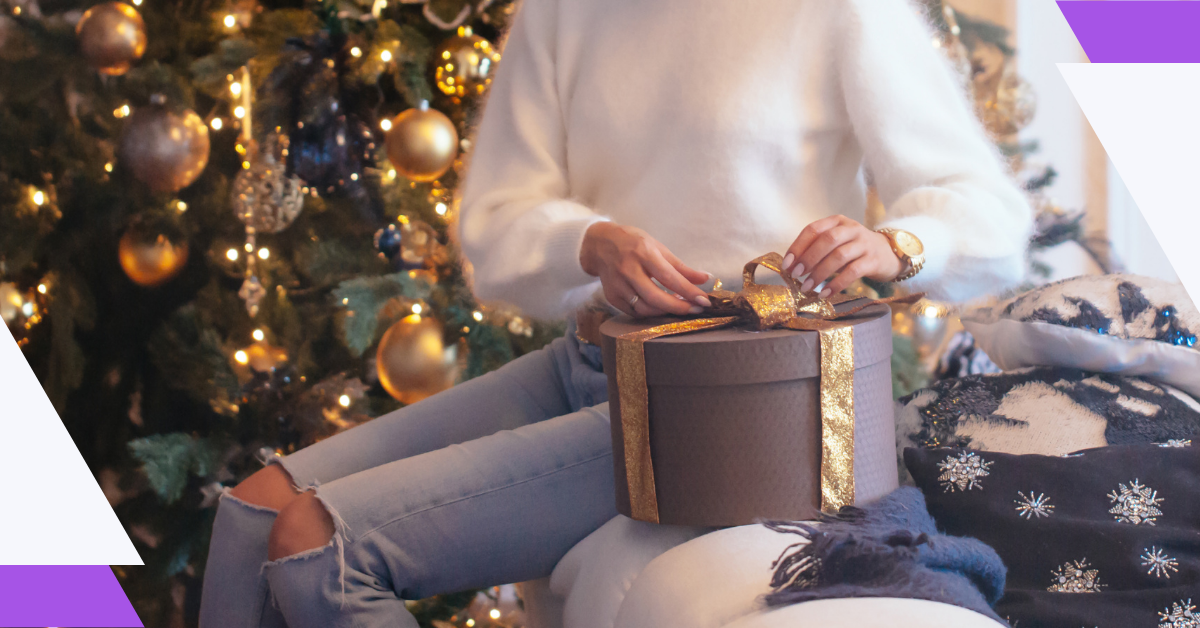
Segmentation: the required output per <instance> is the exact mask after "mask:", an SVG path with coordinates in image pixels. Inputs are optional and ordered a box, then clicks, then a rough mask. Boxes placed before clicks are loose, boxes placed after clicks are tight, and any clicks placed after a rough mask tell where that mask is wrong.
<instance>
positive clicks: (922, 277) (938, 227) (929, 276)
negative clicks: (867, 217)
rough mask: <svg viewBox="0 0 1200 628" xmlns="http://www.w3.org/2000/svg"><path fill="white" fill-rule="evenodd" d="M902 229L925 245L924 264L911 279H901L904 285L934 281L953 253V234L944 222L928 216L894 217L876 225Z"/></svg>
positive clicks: (877, 226) (915, 285)
mask: <svg viewBox="0 0 1200 628" xmlns="http://www.w3.org/2000/svg"><path fill="white" fill-rule="evenodd" d="M885 227H886V228H890V229H902V230H904V231H907V232H909V233H911V234H913V235H915V236H917V239H919V240H920V241H921V246H923V247H925V265H924V266H922V267H921V272H919V273H917V275H916V276H915V277H913V278H912V279H907V280H905V281H903V282H902V283H904V284H905V285H911V286H913V287H919V286H920V285H925V284H929V283H931V282H936V281H937V280H938V279H939V278H941V276H942V274H943V273H944V272H945V271H946V265H947V264H948V263H949V261H950V258H951V257H952V256H953V255H954V242H955V240H954V236H953V233H952V232H951V230H950V227H949V226H947V225H946V223H944V222H942V221H940V220H938V219H937V218H931V217H929V216H907V217H904V218H896V219H894V220H889V221H887V222H884V223H882V224H879V225H876V227H875V228H876V229H882V228H885Z"/></svg>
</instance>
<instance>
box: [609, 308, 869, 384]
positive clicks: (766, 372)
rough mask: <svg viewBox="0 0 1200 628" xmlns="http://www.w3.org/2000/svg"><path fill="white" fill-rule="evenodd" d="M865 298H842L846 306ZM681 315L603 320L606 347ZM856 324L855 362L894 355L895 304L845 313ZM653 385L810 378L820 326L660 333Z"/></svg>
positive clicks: (652, 345)
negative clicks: (893, 313)
mask: <svg viewBox="0 0 1200 628" xmlns="http://www.w3.org/2000/svg"><path fill="white" fill-rule="evenodd" d="M856 303H860V302H859V301H848V302H846V303H842V304H839V305H838V306H837V309H838V310H839V311H846V310H849V309H851V308H853V307H854V306H855V304H856ZM678 320H679V319H678V318H670V317H659V318H638V319H635V318H631V317H629V316H624V315H622V316H617V317H614V318H612V319H610V320H608V321H605V322H604V324H603V325H601V326H600V333H601V335H602V336H603V339H604V349H605V352H606V353H608V352H611V351H614V347H615V346H616V339H617V337H618V336H621V335H622V334H625V333H629V332H632V331H638V330H641V329H646V328H647V327H653V326H655V325H662V324H664V323H670V322H676V321H678ZM839 322H842V323H846V324H848V325H851V326H853V327H854V365H855V368H856V369H861V368H863V367H866V366H870V365H872V364H878V363H879V362H882V361H884V360H888V359H890V358H891V355H892V325H891V308H889V307H888V306H887V305H884V304H876V305H873V306H870V307H867V308H865V309H863V310H862V311H861V312H858V313H857V314H854V315H852V316H848V317H846V318H843V319H839ZM644 347H645V352H646V383H647V385H650V386H656V385H657V386H706V385H707V386H736V385H740V384H752V383H766V382H779V381H790V380H796V379H808V378H813V377H817V376H818V375H820V373H821V360H820V347H821V341H820V337H819V334H818V332H815V331H795V330H791V329H770V330H766V331H752V330H748V329H744V328H740V327H729V328H723V329H716V330H708V331H699V332H693V333H688V334H680V335H677V336H665V337H662V338H655V339H654V340H650V341H648V342H646V343H645V345H644Z"/></svg>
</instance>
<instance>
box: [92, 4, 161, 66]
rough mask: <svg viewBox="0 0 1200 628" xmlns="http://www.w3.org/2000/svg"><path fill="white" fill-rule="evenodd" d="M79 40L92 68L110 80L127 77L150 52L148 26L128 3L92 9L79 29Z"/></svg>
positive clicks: (100, 5) (105, 5) (99, 6)
mask: <svg viewBox="0 0 1200 628" xmlns="http://www.w3.org/2000/svg"><path fill="white" fill-rule="evenodd" d="M75 36H76V37H77V38H78V39H79V49H80V51H81V52H82V53H83V57H84V59H86V60H87V62H88V65H90V66H92V67H93V68H96V69H97V70H99V71H100V72H101V73H103V74H108V75H110V76H116V75H120V74H124V73H125V72H127V71H128V70H129V68H130V66H131V65H133V62H134V61H137V60H138V59H141V58H142V53H144V52H146V23H145V22H143V21H142V16H141V14H139V13H138V12H137V9H135V8H133V7H132V6H129V5H128V4H125V3H124V2H106V3H104V4H97V5H96V6H94V7H92V8H90V9H88V10H87V11H86V12H85V13H84V14H83V17H82V18H80V19H79V22H78V23H77V24H76V25H75Z"/></svg>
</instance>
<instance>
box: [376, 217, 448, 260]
mask: <svg viewBox="0 0 1200 628" xmlns="http://www.w3.org/2000/svg"><path fill="white" fill-rule="evenodd" d="M397 223H398V224H390V225H388V226H386V227H384V228H383V229H380V230H379V231H377V232H375V248H376V249H377V250H378V251H379V256H380V257H382V258H383V259H385V260H388V261H389V262H391V263H392V264H393V265H394V266H395V267H396V268H397V269H399V270H405V269H415V268H423V267H425V266H426V265H427V264H426V261H427V260H430V261H434V260H435V259H440V256H439V255H438V253H439V252H440V250H441V248H442V245H441V243H440V242H438V237H437V231H436V230H434V228H433V227H431V226H429V225H428V224H426V223H425V222H423V221H421V220H416V219H412V218H409V217H408V216H400V218H399V219H398V221H397ZM431 258H432V259H431Z"/></svg>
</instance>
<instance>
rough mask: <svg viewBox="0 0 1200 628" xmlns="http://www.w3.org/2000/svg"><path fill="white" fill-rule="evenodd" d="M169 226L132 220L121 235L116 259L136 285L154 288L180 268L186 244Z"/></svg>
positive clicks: (186, 252)
mask: <svg viewBox="0 0 1200 628" xmlns="http://www.w3.org/2000/svg"><path fill="white" fill-rule="evenodd" d="M173 231H174V230H172V229H164V228H159V227H158V226H156V225H153V224H150V223H147V222H144V221H135V222H134V223H132V224H131V225H130V226H129V227H128V228H127V229H125V233H124V234H122V235H121V240H120V242H119V243H118V245H117V259H118V260H120V262H121V268H122V269H124V270H125V274H126V275H128V276H129V279H130V280H132V281H133V282H134V283H136V284H137V285H139V286H142V287H144V288H153V287H155V286H161V285H162V284H164V283H166V282H167V281H170V280H171V279H172V278H173V277H175V275H177V274H179V271H180V270H183V266H184V264H186V263H187V258H188V244H187V241H186V240H185V239H184V238H183V236H182V235H181V234H177V233H172V232H173Z"/></svg>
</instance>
